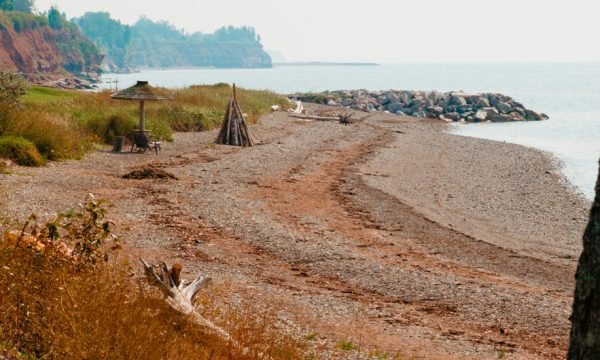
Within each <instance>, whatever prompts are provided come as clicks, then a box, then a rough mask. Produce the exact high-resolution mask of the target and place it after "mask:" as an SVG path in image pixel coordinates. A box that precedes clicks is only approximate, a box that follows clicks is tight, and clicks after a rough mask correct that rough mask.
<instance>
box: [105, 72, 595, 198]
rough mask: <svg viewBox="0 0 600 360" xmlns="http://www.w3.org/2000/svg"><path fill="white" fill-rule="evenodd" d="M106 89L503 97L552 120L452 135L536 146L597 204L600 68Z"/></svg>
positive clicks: (173, 82)
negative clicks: (233, 87)
mask: <svg viewBox="0 0 600 360" xmlns="http://www.w3.org/2000/svg"><path fill="white" fill-rule="evenodd" d="M103 79H104V80H105V81H106V84H105V85H104V86H105V87H108V86H112V87H113V88H114V86H115V84H114V83H109V81H114V80H118V83H117V84H118V86H119V88H123V87H127V86H130V85H132V84H134V83H135V81H136V80H148V81H150V84H152V85H155V86H164V87H182V86H188V85H196V84H197V85H200V84H214V83H217V82H228V83H233V82H235V83H236V84H237V85H238V86H242V87H246V88H252V89H268V90H272V91H275V92H279V93H286V94H287V93H293V92H296V91H301V92H308V91H323V90H339V89H368V90H385V89H418V90H439V91H459V90H462V91H465V92H500V93H503V94H506V95H509V96H512V97H513V98H514V99H516V100H517V101H519V102H521V103H523V104H524V105H525V106H527V107H528V108H531V109H533V110H536V111H538V112H544V113H546V114H548V115H549V116H550V120H547V121H542V122H519V123H503V124H491V123H483V124H456V125H454V127H453V130H452V131H453V132H454V133H456V134H460V135H464V136H473V137H480V138H486V139H492V140H498V141H506V142H511V143H517V144H521V145H525V146H530V147H535V148H538V149H541V150H544V151H548V152H550V153H552V154H553V155H554V156H555V157H556V158H557V159H558V160H559V162H560V164H561V166H562V171H563V172H564V174H565V175H566V177H567V179H568V180H569V181H570V182H571V184H572V185H573V186H574V187H575V188H576V190H577V191H579V192H581V193H582V194H583V195H584V196H585V197H587V198H588V199H592V197H593V193H594V184H595V181H596V176H597V171H598V158H599V157H600V64H589V63H579V64H384V65H380V66H339V65H338V66H330V65H321V66H276V67H274V68H271V69H177V70H145V71H142V72H140V73H133V74H105V75H104V76H103Z"/></svg>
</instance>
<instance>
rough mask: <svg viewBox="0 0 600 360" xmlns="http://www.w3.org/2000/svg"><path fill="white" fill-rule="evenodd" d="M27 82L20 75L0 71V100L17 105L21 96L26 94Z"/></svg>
mask: <svg viewBox="0 0 600 360" xmlns="http://www.w3.org/2000/svg"><path fill="white" fill-rule="evenodd" d="M28 87H29V84H28V83H27V81H25V79H23V77H22V76H21V75H18V74H14V73H10V72H5V71H0V102H1V103H3V104H5V105H9V106H17V105H20V103H21V98H22V97H23V96H25V94H27V89H28Z"/></svg>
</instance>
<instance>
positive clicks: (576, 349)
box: [568, 172, 600, 360]
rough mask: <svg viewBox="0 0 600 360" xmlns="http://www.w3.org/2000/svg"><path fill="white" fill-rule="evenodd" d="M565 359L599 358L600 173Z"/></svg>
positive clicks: (578, 271) (578, 280)
mask: <svg viewBox="0 0 600 360" xmlns="http://www.w3.org/2000/svg"><path fill="white" fill-rule="evenodd" d="M575 279H576V284H575V299H574V301H573V313H572V315H571V322H572V324H573V326H572V327H571V345H570V347H569V354H568V359H570V360H575V359H577V360H584V359H598V358H600V172H599V173H598V180H597V181H596V198H595V200H594V203H593V204H592V209H591V211H590V221H589V222H588V225H587V227H586V229H585V233H584V234H583V253H582V254H581V257H580V258H579V265H578V267H577V273H576V275H575Z"/></svg>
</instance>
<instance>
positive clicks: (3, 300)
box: [0, 199, 308, 359]
mask: <svg viewBox="0 0 600 360" xmlns="http://www.w3.org/2000/svg"><path fill="white" fill-rule="evenodd" d="M117 245H118V243H114V242H112V241H111V231H110V223H109V222H108V221H106V218H105V210H104V208H103V206H102V204H101V203H100V202H97V201H95V200H93V199H90V200H89V201H88V202H86V204H85V205H84V206H83V207H82V208H81V209H79V210H78V211H67V212H65V213H63V214H60V215H59V216H57V218H56V220H55V221H53V222H50V223H47V224H43V225H38V224H36V222H35V217H32V218H30V220H29V221H28V222H26V223H25V224H24V225H22V226H21V227H19V230H18V231H16V232H14V231H13V232H12V233H6V235H5V236H4V237H3V242H1V243H0V264H1V267H0V309H2V311H0V355H1V354H4V355H6V356H8V355H9V354H12V355H11V356H13V357H14V358H47V359H302V358H306V357H307V356H308V355H307V354H308V352H307V350H306V347H305V345H304V343H303V342H302V341H300V340H299V339H298V337H295V336H292V335H289V333H288V332H286V331H283V330H282V329H281V327H280V326H279V324H278V322H277V315H276V311H275V310H274V309H273V308H270V307H269V306H268V305H267V306H265V304H258V305H257V304H255V303H253V302H251V301H242V302H239V301H237V302H235V303H233V302H231V303H229V304H225V303H224V302H223V301H224V298H227V296H225V297H223V296H221V295H223V294H224V293H227V291H228V290H227V286H221V287H220V289H221V290H219V288H217V289H216V291H205V292H203V293H202V294H201V295H200V297H201V298H200V300H199V303H200V307H199V309H198V310H199V311H201V312H202V313H203V314H204V316H207V317H209V318H210V319H211V320H212V321H214V322H215V323H217V324H219V325H220V326H222V327H223V328H224V329H227V330H228V331H229V332H230V334H231V336H232V339H233V340H232V341H224V340H223V339H221V338H219V337H218V336H216V335H214V334H212V333H211V332H210V331H209V330H208V329H204V328H202V327H200V326H198V325H196V324H193V323H191V322H190V321H188V319H187V317H185V316H183V315H180V314H179V313H177V312H175V311H174V310H173V309H171V308H170V307H169V306H167V305H166V303H165V302H164V300H163V299H162V295H161V294H160V293H159V292H158V290H157V289H156V288H155V287H153V286H152V285H150V284H149V283H148V282H147V281H146V279H145V278H143V277H140V276H138V275H134V271H133V270H134V269H133V268H132V265H133V264H131V263H130V262H129V260H128V259H127V258H125V257H120V256H119V255H118V250H116V249H117V248H118V246H117ZM111 246H112V248H111ZM67 247H68V248H67ZM111 249H112V250H111ZM71 250H72V251H71ZM109 254H110V255H111V258H110V259H107V258H106V257H107V255H109Z"/></svg>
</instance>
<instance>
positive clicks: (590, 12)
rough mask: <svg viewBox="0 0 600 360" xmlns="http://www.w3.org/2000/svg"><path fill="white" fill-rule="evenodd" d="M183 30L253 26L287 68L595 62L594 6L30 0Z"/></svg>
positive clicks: (538, 0)
mask: <svg viewBox="0 0 600 360" xmlns="http://www.w3.org/2000/svg"><path fill="white" fill-rule="evenodd" d="M36 3H37V8H38V9H39V10H42V11H45V10H47V9H48V8H49V7H50V6H51V5H58V7H59V9H60V10H61V11H63V12H66V13H67V16H68V17H69V18H71V17H75V16H79V15H81V14H83V13H84V12H86V11H100V10H102V11H108V12H110V13H111V14H112V16H113V18H116V19H119V20H121V21H122V22H124V23H128V24H131V23H133V22H135V21H136V20H137V19H138V18H139V16H140V15H146V16H147V17H149V18H151V19H153V20H167V21H169V22H171V23H172V24H174V25H175V26H176V27H177V28H183V29H185V31H186V32H190V33H191V32H196V31H202V32H212V31H214V30H215V29H217V28H219V27H221V26H224V25H251V26H254V27H255V28H256V30H257V32H258V33H259V34H260V35H261V37H262V39H263V44H264V46H265V48H266V49H268V50H274V51H278V52H280V53H282V54H283V55H284V56H285V57H286V58H287V60H291V61H311V60H326V61H375V62H414V61H433V62H445V61H469V62H471V61H472V62H478V61H486V62H501V61H600V46H599V42H600V39H599V38H600V20H599V19H598V16H600V0H502V1H497V0H494V1H492V0H409V1H404V0H396V1H394V0H368V1H357V0H345V1H342V0H302V1H296V2H293V1H286V0H278V1H276V0H217V1H207V2H204V1H198V0H170V1H154V0H60V1H58V0H37V2H36Z"/></svg>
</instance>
